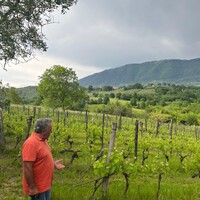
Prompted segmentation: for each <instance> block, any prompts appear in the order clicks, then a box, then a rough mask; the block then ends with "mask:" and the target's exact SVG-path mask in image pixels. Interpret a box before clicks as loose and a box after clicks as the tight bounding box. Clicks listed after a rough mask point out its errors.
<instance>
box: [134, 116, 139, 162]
mask: <svg viewBox="0 0 200 200" xmlns="http://www.w3.org/2000/svg"><path fill="white" fill-rule="evenodd" d="M138 128H139V122H138V120H136V121H135V139H134V142H135V148H134V162H135V161H136V160H137V156H138Z"/></svg>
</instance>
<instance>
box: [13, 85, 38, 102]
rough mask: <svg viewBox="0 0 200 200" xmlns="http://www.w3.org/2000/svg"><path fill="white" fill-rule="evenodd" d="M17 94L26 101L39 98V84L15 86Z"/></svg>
mask: <svg viewBox="0 0 200 200" xmlns="http://www.w3.org/2000/svg"><path fill="white" fill-rule="evenodd" d="M15 89H16V92H17V94H18V95H19V96H20V97H21V98H22V99H23V100H24V101H25V102H26V103H30V102H32V101H34V100H35V99H36V98H37V86H27V87H22V88H15Z"/></svg>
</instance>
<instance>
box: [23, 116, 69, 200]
mask: <svg viewBox="0 0 200 200" xmlns="http://www.w3.org/2000/svg"><path fill="white" fill-rule="evenodd" d="M51 131H52V120H51V119H50V118H41V119H38V120H37V121H36V122H35V127H34V132H33V133H32V134H31V136H30V137H29V138H28V139H27V140H26V141H25V142H24V144H23V147H22V161H23V189H24V193H25V194H26V195H29V196H30V197H31V200H33V199H34V200H50V190H51V184H52V180H53V172H54V167H55V168H57V169H62V168H64V167H65V166H64V165H62V164H61V160H57V161H55V162H54V160H53V157H52V154H51V149H50V147H49V145H48V142H47V139H48V138H49V136H50V134H51Z"/></svg>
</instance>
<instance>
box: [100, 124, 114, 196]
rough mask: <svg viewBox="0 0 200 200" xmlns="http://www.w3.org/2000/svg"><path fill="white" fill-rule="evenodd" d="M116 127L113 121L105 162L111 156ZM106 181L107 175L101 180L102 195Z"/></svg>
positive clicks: (105, 187)
mask: <svg viewBox="0 0 200 200" xmlns="http://www.w3.org/2000/svg"><path fill="white" fill-rule="evenodd" d="M116 129H117V123H115V122H113V124H112V132H111V134H110V143H109V147H108V155H107V159H106V163H107V164H108V163H109V162H110V156H111V154H112V152H113V150H114V146H115V137H116ZM108 181H109V175H108V176H107V177H104V178H103V182H102V190H103V195H105V194H106V190H107V186H108Z"/></svg>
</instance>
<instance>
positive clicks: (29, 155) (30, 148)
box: [22, 141, 37, 161]
mask: <svg viewBox="0 0 200 200" xmlns="http://www.w3.org/2000/svg"><path fill="white" fill-rule="evenodd" d="M36 158H37V148H36V145H35V144H33V143H32V142H29V141H27V142H25V143H24V145H23V148H22V160H23V161H35V160H36Z"/></svg>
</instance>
